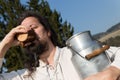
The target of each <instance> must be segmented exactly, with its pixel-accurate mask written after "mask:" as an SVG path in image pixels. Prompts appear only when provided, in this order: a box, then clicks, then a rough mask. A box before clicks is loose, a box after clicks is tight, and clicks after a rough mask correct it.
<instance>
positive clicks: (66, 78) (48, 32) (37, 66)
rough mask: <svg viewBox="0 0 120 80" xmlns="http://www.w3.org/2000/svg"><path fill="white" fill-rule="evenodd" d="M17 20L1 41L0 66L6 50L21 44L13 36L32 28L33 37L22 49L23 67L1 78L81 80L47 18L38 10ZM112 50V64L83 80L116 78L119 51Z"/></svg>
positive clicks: (68, 53) (66, 49) (70, 54)
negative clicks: (23, 54)
mask: <svg viewBox="0 0 120 80" xmlns="http://www.w3.org/2000/svg"><path fill="white" fill-rule="evenodd" d="M20 20H21V21H20V24H19V26H17V27H16V28H13V29H12V30H11V31H10V32H9V33H8V34H7V35H6V36H5V38H4V39H3V40H2V41H1V43H0V66H2V60H3V58H4V56H5V53H6V51H7V50H8V49H9V48H10V47H12V46H19V45H20V42H19V41H18V40H17V39H16V38H15V36H16V35H17V34H20V33H27V32H28V31H30V30H34V32H35V34H36V35H35V36H36V39H35V40H33V41H32V42H31V43H29V44H27V43H26V44H25V52H26V54H27V55H29V56H28V57H29V58H28V61H27V62H26V63H25V69H22V70H18V71H12V72H10V73H3V74H1V75H0V77H1V78H0V80H4V79H5V80H6V79H8V80H82V79H81V78H80V75H78V74H77V72H76V70H75V68H74V66H73V64H72V62H71V57H72V52H71V51H70V50H69V49H68V48H67V47H64V48H59V47H58V46H57V45H56V42H55V41H56V40H54V39H56V37H55V33H54V31H53V30H52V28H51V27H50V25H49V23H48V22H47V21H46V19H44V18H43V17H41V16H40V15H39V14H37V13H34V12H26V13H25V14H24V15H22V17H21V19H20ZM110 49H111V48H110ZM115 49H116V50H114V51H117V52H115V53H116V58H115V61H114V62H113V63H112V64H111V66H110V67H109V68H107V69H106V70H104V71H102V72H100V73H98V74H95V76H94V75H93V76H90V77H88V78H86V79H85V80H117V78H118V76H119V75H120V70H119V69H120V65H119V57H118V56H120V54H119V51H120V50H118V48H115ZM110 51H111V50H110ZM113 53H114V52H113Z"/></svg>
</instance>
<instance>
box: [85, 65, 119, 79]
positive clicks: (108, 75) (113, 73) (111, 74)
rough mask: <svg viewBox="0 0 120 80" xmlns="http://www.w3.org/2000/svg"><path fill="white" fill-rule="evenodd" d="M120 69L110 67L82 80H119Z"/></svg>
mask: <svg viewBox="0 0 120 80" xmlns="http://www.w3.org/2000/svg"><path fill="white" fill-rule="evenodd" d="M119 76H120V69H118V68H116V67H113V66H110V67H109V68H107V69H106V70H104V71H102V72H99V73H97V74H95V75H91V76H89V77H87V78H86V79H84V80H120V78H119Z"/></svg>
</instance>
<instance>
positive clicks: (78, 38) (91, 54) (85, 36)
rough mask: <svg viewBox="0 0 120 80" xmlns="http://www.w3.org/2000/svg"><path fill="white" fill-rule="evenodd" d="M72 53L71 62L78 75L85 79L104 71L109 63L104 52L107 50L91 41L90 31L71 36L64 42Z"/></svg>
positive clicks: (93, 40) (98, 43) (95, 41)
mask: <svg viewBox="0 0 120 80" xmlns="http://www.w3.org/2000/svg"><path fill="white" fill-rule="evenodd" d="M66 45H67V47H68V48H70V49H71V51H72V52H73V56H72V62H73V64H74V67H75V69H76V71H77V72H78V74H79V75H80V76H82V78H83V79H84V78H86V77H88V76H90V75H92V74H95V73H97V72H99V71H102V70H103V69H105V68H106V67H107V66H109V64H110V63H111V61H110V58H109V57H108V54H107V53H105V50H106V49H108V48H109V46H107V45H104V46H103V45H102V44H101V43H100V42H98V41H97V40H95V39H93V37H92V36H91V34H90V31H84V32H81V33H78V34H75V35H73V36H72V37H70V38H69V39H68V40H67V41H66Z"/></svg>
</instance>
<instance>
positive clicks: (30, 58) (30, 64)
mask: <svg viewBox="0 0 120 80" xmlns="http://www.w3.org/2000/svg"><path fill="white" fill-rule="evenodd" d="M27 17H34V18H36V19H37V20H38V21H39V23H40V24H42V25H43V27H44V28H45V30H46V31H49V32H50V33H51V36H50V39H51V41H52V43H53V45H54V46H56V45H57V39H56V38H57V35H56V33H55V31H54V30H53V29H52V27H51V26H50V24H49V22H48V20H47V19H46V18H45V17H42V16H41V15H40V14H39V13H38V12H33V11H26V12H24V13H23V14H22V15H21V16H20V18H19V21H18V25H20V24H21V22H22V21H23V20H24V19H25V18H27ZM25 52H26V55H27V59H26V61H25V68H27V69H28V70H29V72H30V75H31V74H32V73H33V72H34V71H35V70H36V67H37V66H39V56H38V55H36V54H30V52H29V51H25Z"/></svg>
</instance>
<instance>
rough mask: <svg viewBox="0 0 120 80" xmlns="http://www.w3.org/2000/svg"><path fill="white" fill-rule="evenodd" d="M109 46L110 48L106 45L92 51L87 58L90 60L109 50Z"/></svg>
mask: <svg viewBox="0 0 120 80" xmlns="http://www.w3.org/2000/svg"><path fill="white" fill-rule="evenodd" d="M109 48H110V46H108V45H104V46H103V47H102V48H99V49H96V50H94V51H93V52H92V53H90V54H88V55H86V56H85V58H86V59H88V60H89V59H91V58H93V57H95V56H97V55H99V54H101V53H102V52H104V51H105V50H107V49H109Z"/></svg>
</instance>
